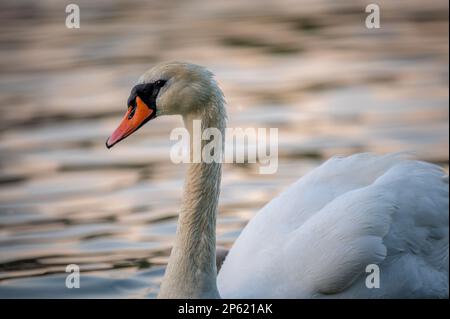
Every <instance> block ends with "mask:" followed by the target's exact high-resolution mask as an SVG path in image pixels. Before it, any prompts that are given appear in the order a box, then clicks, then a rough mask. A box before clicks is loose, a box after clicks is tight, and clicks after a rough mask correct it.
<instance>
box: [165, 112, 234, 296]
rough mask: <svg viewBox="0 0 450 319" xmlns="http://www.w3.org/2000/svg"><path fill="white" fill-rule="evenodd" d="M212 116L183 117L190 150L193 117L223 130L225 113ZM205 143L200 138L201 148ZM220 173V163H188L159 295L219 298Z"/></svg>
mask: <svg viewBox="0 0 450 319" xmlns="http://www.w3.org/2000/svg"><path fill="white" fill-rule="evenodd" d="M213 107H217V105H214V106H213ZM219 107H223V106H221V105H219ZM209 109H210V108H209ZM213 115H215V116H210V115H209V114H202V113H200V114H190V115H187V116H184V117H183V119H184V122H185V126H186V128H187V129H188V131H189V133H190V136H191V148H190V149H191V153H192V151H193V150H192V149H193V147H192V137H193V136H194V135H193V133H194V132H193V125H192V123H193V121H194V120H201V127H202V131H203V130H204V129H206V128H210V127H214V128H217V129H219V130H220V131H221V132H223V131H224V127H225V116H224V113H222V112H214V113H213ZM222 136H223V134H222ZM207 143H208V141H201V146H202V149H203V146H204V145H205V144H207ZM221 145H223V141H222V143H221ZM221 151H222V149H221ZM192 156H193V154H191V159H192ZM221 173H222V167H221V163H217V162H212V163H204V162H200V163H191V164H189V167H188V169H187V175H186V180H185V183H184V195H183V201H182V208H181V212H180V216H179V219H178V226H177V234H176V238H175V243H174V247H173V249H172V252H171V255H170V258H169V263H168V266H167V269H166V274H165V276H164V279H163V283H162V285H161V289H160V293H159V295H158V297H160V298H220V296H219V293H218V290H217V284H216V280H217V269H216V216H217V205H218V199H219V192H220V180H221Z"/></svg>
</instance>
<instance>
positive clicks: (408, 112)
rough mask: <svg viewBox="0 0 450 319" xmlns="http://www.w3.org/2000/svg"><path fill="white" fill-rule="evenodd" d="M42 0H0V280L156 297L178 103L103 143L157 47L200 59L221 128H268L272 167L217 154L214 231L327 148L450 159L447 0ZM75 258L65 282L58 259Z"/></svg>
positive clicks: (58, 293)
mask: <svg viewBox="0 0 450 319" xmlns="http://www.w3.org/2000/svg"><path fill="white" fill-rule="evenodd" d="M77 3H78V4H79V5H80V9H81V28H80V29H78V30H69V29H67V28H66V27H65V25H64V21H65V13H64V8H65V7H64V5H63V4H57V3H55V2H54V1H50V0H48V1H39V2H35V1H19V2H17V1H2V2H1V4H0V21H2V22H1V24H2V33H0V47H1V51H0V70H1V74H2V77H1V78H0V110H1V117H0V297H2V298H10V297H24V298H25V297H26V298H28V297H41V298H44V297H58V298H61V297H85V298H91V297H93V298H97V297H110V298H146V297H150V298H152V297H154V296H155V295H156V293H157V291H158V287H159V284H160V280H161V277H162V274H163V273H164V267H165V264H166V262H167V257H168V254H169V252H170V247H171V244H172V241H173V238H174V233H175V229H176V217H177V210H178V207H179V203H180V198H181V187H182V182H183V176H184V171H185V168H186V167H185V166H183V165H175V164H172V163H171V162H170V161H169V148H170V146H171V145H172V144H173V142H171V141H170V140H169V134H170V131H171V129H172V128H175V127H179V126H180V125H181V120H180V119H179V118H177V117H168V118H158V119H157V120H156V121H154V122H152V123H151V125H148V127H145V128H143V129H142V130H140V131H139V133H137V134H136V135H134V136H132V137H130V138H129V139H127V141H126V142H124V143H121V144H120V145H119V146H118V147H116V148H114V149H112V150H106V149H105V147H104V141H105V139H106V137H107V136H108V135H109V133H110V132H111V131H112V130H113V129H114V127H115V126H116V124H117V123H118V121H119V120H120V118H121V116H122V112H123V111H124V110H125V108H126V99H127V97H128V93H129V90H130V88H131V87H132V86H133V84H134V81H135V80H136V79H137V78H138V76H139V75H140V74H141V73H142V72H144V71H145V70H146V69H148V68H150V67H151V66H152V65H154V64H155V63H157V62H159V61H165V60H183V61H191V62H194V63H199V64H203V65H205V66H207V67H208V68H210V69H211V70H213V71H214V73H215V74H216V75H217V79H218V81H219V83H220V85H221V87H222V88H223V90H224V92H225V95H226V98H227V102H228V113H229V118H230V122H229V126H231V127H244V128H245V127H278V128H279V138H280V145H279V153H280V158H279V169H278V171H277V173H276V174H273V175H260V174H258V166H257V165H231V164H228V165H226V166H225V169H224V177H223V182H222V193H221V200H220V216H219V220H218V242H219V244H220V245H222V246H226V247H230V245H231V244H232V243H233V242H234V240H235V238H236V237H237V236H238V235H239V232H240V230H241V229H242V228H243V227H244V226H245V224H246V223H247V221H248V220H249V219H250V218H251V217H252V216H253V215H254V214H255V213H256V212H257V211H258V209H259V208H260V207H261V206H262V205H264V203H266V202H267V201H268V200H269V199H270V198H272V197H274V196H275V194H277V193H278V192H280V191H281V190H282V189H283V188H285V187H286V186H287V185H289V184H290V183H291V182H292V181H294V180H296V179H297V178H299V177H301V176H302V175H303V174H304V173H305V172H307V171H308V170H311V169H313V168H314V167H316V166H317V165H319V164H320V163H321V162H322V161H324V160H325V159H326V158H328V157H329V156H331V155H333V154H350V153H354V152H360V151H375V152H389V151H399V150H410V151H414V152H415V153H416V155H417V157H418V158H420V159H425V160H429V161H432V162H436V163H439V164H441V165H443V166H445V167H448V152H449V140H448V133H449V125H448V2H446V1H426V3H424V2H423V1H420V2H419V1H395V2H394V1H378V2H377V3H378V4H380V7H381V10H382V20H381V29H378V30H369V29H366V28H365V25H364V19H365V16H366V14H365V13H364V8H365V5H366V2H364V1H339V5H338V4H337V2H336V1H316V0H315V1H306V0H305V1H289V0H284V1H256V0H253V1H245V2H244V1H240V2H237V1H220V2H219V1H164V2H162V1H150V2H149V1H137V0H134V1H96V2H95V4H93V3H92V2H91V1H77ZM68 264H77V265H79V266H80V268H81V288H79V289H67V288H66V287H65V280H66V276H67V274H66V273H65V268H66V266H67V265H68Z"/></svg>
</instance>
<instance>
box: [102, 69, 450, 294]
mask: <svg viewBox="0 0 450 319" xmlns="http://www.w3.org/2000/svg"><path fill="white" fill-rule="evenodd" d="M173 114H177V115H181V116H182V117H183V120H184V123H185V126H186V128H187V129H188V130H189V131H190V132H191V133H192V121H193V120H196V119H198V120H200V121H201V123H202V129H205V128H212V127H214V128H218V129H219V131H220V132H222V133H223V132H224V129H225V126H226V110H225V106H224V99H223V94H222V91H221V90H220V88H219V87H218V85H217V83H216V82H215V81H214V79H213V77H212V73H211V72H209V71H208V70H206V69H205V68H203V67H200V66H196V65H192V64H188V63H179V62H172V63H163V64H160V65H157V66H155V67H154V68H153V69H151V70H149V71H148V72H146V73H145V74H144V75H143V76H142V77H141V78H140V80H139V81H138V85H137V86H135V87H134V88H133V90H132V93H131V95H130V98H129V105H128V111H127V113H126V116H125V117H124V119H123V120H122V122H121V124H120V126H119V127H118V129H117V130H116V131H115V132H114V133H113V135H112V136H111V137H110V138H109V139H108V141H107V143H106V145H107V147H108V148H109V147H112V146H113V145H114V144H116V143H118V142H119V141H121V140H122V139H124V138H126V137H127V136H129V135H130V134H132V133H133V132H134V131H136V130H137V129H139V128H140V127H141V126H142V125H143V124H145V123H146V122H147V121H149V120H152V119H154V118H155V117H156V116H162V115H173ZM191 136H192V134H191ZM201 143H202V145H204V143H206V142H205V141H201ZM294 173H295V172H293V174H294ZM220 180H221V164H220V163H216V162H213V163H203V162H202V163H191V164H189V167H188V170H187V175H186V180H185V186H184V195H183V203H182V207H181V211H180V217H179V221H178V226H177V235H176V238H175V243H174V247H173V249H172V252H171V255H170V259H169V263H168V266H167V269H166V272H165V276H164V279H163V282H162V285H161V289H160V293H159V295H158V297H160V298H219V297H224V298H350V297H351V298H400V297H407V298H423V297H428V298H436V297H438V298H448V268H449V265H448V250H449V247H448V236H449V232H448V231H449V215H448V208H449V199H448V196H449V185H448V175H447V174H446V173H445V172H444V171H443V170H442V169H441V168H440V167H439V166H437V165H433V164H430V163H425V162H421V161H417V160H411V159H408V158H407V157H406V156H405V155H403V154H388V155H375V154H370V153H363V154H355V155H352V156H348V157H333V158H331V159H329V160H328V161H326V162H325V163H323V164H322V165H321V166H319V167H318V168H316V169H314V170H312V171H311V172H310V173H308V174H306V175H305V176H303V177H302V178H300V179H299V180H298V181H297V182H296V183H294V184H293V185H292V186H291V187H289V188H288V189H287V190H286V191H284V192H282V193H281V194H280V195H278V196H277V197H276V198H274V199H273V200H272V201H270V202H269V203H268V204H267V205H266V206H264V207H263V208H262V209H261V211H259V212H258V213H257V214H256V215H255V216H254V218H252V219H251V220H250V222H249V223H248V224H247V226H246V227H245V228H244V230H243V231H242V233H241V234H240V236H239V237H238V238H237V240H236V242H235V243H234V245H233V247H232V248H231V250H230V251H229V252H228V254H227V255H226V254H224V256H225V255H226V257H225V261H224V262H223V264H222V267H221V268H220V271H219V274H218V275H217V268H219V267H218V265H216V247H215V246H216V234H215V224H216V215H217V212H218V208H217V207H218V197H219V190H220ZM243 196H245V194H243ZM368 265H377V267H379V271H380V287H379V288H368V287H366V285H365V279H366V276H367V273H366V269H367V266H368Z"/></svg>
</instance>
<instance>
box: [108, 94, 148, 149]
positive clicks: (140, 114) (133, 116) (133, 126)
mask: <svg viewBox="0 0 450 319" xmlns="http://www.w3.org/2000/svg"><path fill="white" fill-rule="evenodd" d="M153 112H154V110H153V109H151V108H149V107H148V106H147V104H145V103H144V101H142V100H141V98H140V97H139V96H137V97H136V108H134V109H133V108H132V107H129V108H128V111H127V113H125V116H124V117H123V119H122V122H120V125H119V127H118V128H116V130H115V131H114V132H113V133H112V134H111V136H110V137H109V138H108V140H107V141H106V147H107V148H111V147H113V146H114V145H115V144H117V143H119V142H120V141H121V140H123V139H124V138H126V137H127V136H130V135H131V134H132V133H134V132H136V131H137V130H138V129H139V128H140V127H141V126H142V125H144V124H145V123H147V121H149V120H150V119H151V118H152V114H153Z"/></svg>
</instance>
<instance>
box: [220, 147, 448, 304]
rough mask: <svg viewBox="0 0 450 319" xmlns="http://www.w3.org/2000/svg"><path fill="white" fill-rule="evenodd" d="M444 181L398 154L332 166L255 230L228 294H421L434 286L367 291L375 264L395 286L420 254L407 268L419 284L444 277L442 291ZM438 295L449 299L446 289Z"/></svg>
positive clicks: (266, 213) (233, 261)
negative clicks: (368, 274) (370, 267)
mask: <svg viewBox="0 0 450 319" xmlns="http://www.w3.org/2000/svg"><path fill="white" fill-rule="evenodd" d="M442 176H443V172H442V171H441V170H440V169H439V168H438V167H437V166H434V165H431V164H426V163H422V162H417V161H408V160H404V159H402V155H399V154H393V155H387V156H376V155H372V154H358V155H354V156H350V157H347V158H333V159H331V160H329V161H327V162H326V163H324V164H323V165H321V166H320V167H319V168H317V169H316V170H314V171H313V172H311V173H310V174H308V175H306V176H304V177H303V178H302V179H300V180H299V181H298V182H297V183H295V184H294V185H293V186H291V187H290V188H289V189H288V190H287V191H285V192H284V193H282V194H281V195H280V196H278V197H277V198H275V199H274V200H273V201H272V202H270V203H269V204H268V205H266V206H265V207H264V208H263V209H262V210H261V211H260V212H259V213H258V214H257V215H256V216H255V218H253V219H252V220H251V221H250V222H249V224H248V225H247V227H246V228H245V229H244V231H243V232H242V234H241V236H240V237H239V238H238V239H237V241H236V243H235V245H234V246H233V248H232V249H231V251H230V253H229V255H228V257H227V258H226V260H225V262H224V264H223V266H222V269H221V272H220V273H219V277H218V287H219V291H220V293H221V294H222V296H224V297H249V298H251V297H274V298H302V297H323V296H332V297H345V296H359V297H370V296H373V295H376V294H377V293H378V294H380V296H386V295H389V294H390V295H392V296H395V295H398V294H401V293H403V292H405V291H408V289H409V290H411V289H413V290H414V291H416V292H417V291H421V290H423V289H425V288H424V287H425V286H426V285H425V283H423V285H422V286H420V285H419V286H420V287H419V288H418V286H417V285H415V287H410V286H408V284H406V282H407V281H408V280H410V279H413V278H410V277H411V276H413V275H405V279H404V281H405V282H404V283H403V284H401V285H398V287H400V288H401V289H402V291H398V289H400V288H398V289H397V291H396V290H395V289H394V288H392V287H394V286H393V284H390V285H389V288H388V287H385V288H388V289H384V290H382V289H378V290H370V289H368V288H367V287H366V286H365V284H364V279H365V274H366V273H365V270H366V267H367V266H368V265H371V264H377V265H380V268H381V270H380V271H382V272H383V276H381V278H386V279H392V278H394V277H392V276H394V275H395V274H393V272H395V271H397V272H398V271H400V269H399V267H400V266H399V265H402V263H404V262H405V261H404V258H403V257H405V256H407V257H410V256H412V255H414V254H417V255H414V256H417V258H416V259H415V260H414V261H413V262H411V261H410V262H409V263H408V265H409V267H412V268H414V270H415V276H417V274H420V272H426V273H433V272H434V275H433V276H431V277H430V278H424V279H423V280H424V281H427V282H431V281H432V280H436V278H438V277H439V278H438V279H439V283H440V284H438V285H435V286H439V287H438V288H436V289H437V290H439V289H440V288H442V287H441V286H442V281H441V280H440V278H441V277H445V271H446V274H447V275H446V276H447V278H448V178H447V183H446V182H445V181H446V178H443V177H442ZM417 194H420V196H418V195H417ZM411 225H414V227H412V226H411ZM402 258H403V259H402ZM445 262H446V263H447V266H445ZM422 265H423V267H422ZM403 266H404V265H403ZM396 267H397V268H396ZM385 270H386V271H389V273H387V274H386V275H385V274H384V271H385ZM431 270H432V271H431ZM411 273H413V272H411ZM442 274H444V275H442ZM384 275H385V276H384ZM408 276H410V277H408ZM415 279H416V281H417V278H415ZM382 283H383V285H384V282H383V281H382ZM430 285H431V284H428V288H426V289H428V291H433V289H432V287H431V286H430ZM384 286H385V285H384ZM391 286H392V287H391ZM433 287H434V286H433ZM387 290H389V291H387ZM439 291H440V292H441V293H442V291H444V294H445V285H444V288H443V289H441V290H439ZM436 293H437V291H433V292H432V294H436ZM447 295H448V281H447Z"/></svg>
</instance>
